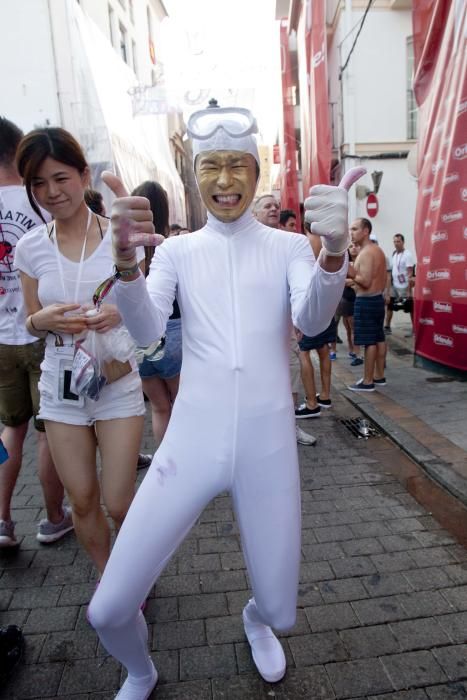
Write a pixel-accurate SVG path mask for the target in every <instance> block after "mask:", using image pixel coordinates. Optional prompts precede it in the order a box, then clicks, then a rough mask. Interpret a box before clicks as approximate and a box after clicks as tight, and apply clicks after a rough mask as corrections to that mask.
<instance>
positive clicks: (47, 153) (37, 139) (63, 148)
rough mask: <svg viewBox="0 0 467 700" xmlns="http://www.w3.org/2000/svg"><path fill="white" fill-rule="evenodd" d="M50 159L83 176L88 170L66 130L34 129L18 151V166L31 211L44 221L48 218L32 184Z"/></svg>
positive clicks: (72, 138) (73, 139) (25, 137)
mask: <svg viewBox="0 0 467 700" xmlns="http://www.w3.org/2000/svg"><path fill="white" fill-rule="evenodd" d="M48 157H50V158H53V159H54V160H57V161H58V162H59V163H64V164H65V165H69V166H70V167H72V168H76V170H78V172H79V173H80V174H81V175H82V174H83V173H84V171H85V170H86V168H87V167H88V164H87V162H86V158H85V157H84V153H83V150H82V148H81V146H80V145H79V143H78V141H77V140H76V139H75V138H74V136H72V135H71V134H70V132H69V131H65V129H61V128H60V127H46V128H43V129H34V131H30V132H29V134H26V136H23V138H22V139H21V141H20V143H19V146H18V150H17V151H16V166H17V168H18V172H19V174H20V175H21V177H22V178H23V181H24V185H25V187H26V192H27V194H28V199H29V202H30V204H31V207H32V208H33V209H34V211H35V212H36V214H37V215H38V216H40V218H41V219H42V220H44V218H43V216H42V213H41V210H40V208H39V207H38V205H37V202H36V200H35V199H34V195H33V193H32V180H33V178H35V177H37V174H38V172H39V170H40V167H41V165H42V163H43V162H44V160H45V159H46V158H48Z"/></svg>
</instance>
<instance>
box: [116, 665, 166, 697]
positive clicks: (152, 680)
mask: <svg viewBox="0 0 467 700" xmlns="http://www.w3.org/2000/svg"><path fill="white" fill-rule="evenodd" d="M151 666H152V672H151V673H150V674H149V675H148V676H145V677H144V678H140V679H137V680H134V679H133V678H127V679H126V681H125V683H124V684H123V685H122V687H121V688H120V690H119V692H118V693H117V695H116V696H115V700H148V698H149V696H150V695H151V693H152V691H153V690H154V688H155V687H156V683H157V679H158V674H157V671H156V669H155V667H154V664H153V663H152V661H151Z"/></svg>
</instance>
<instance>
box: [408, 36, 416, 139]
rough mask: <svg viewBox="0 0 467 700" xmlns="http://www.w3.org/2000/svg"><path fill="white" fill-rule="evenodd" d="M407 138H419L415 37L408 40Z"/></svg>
mask: <svg viewBox="0 0 467 700" xmlns="http://www.w3.org/2000/svg"><path fill="white" fill-rule="evenodd" d="M406 55H407V78H406V80H407V87H406V94H407V138H408V139H416V138H417V131H418V129H417V126H418V124H417V121H418V119H417V116H418V109H417V103H416V101H415V95H414V91H413V71H414V53H413V37H411V36H410V37H409V38H408V39H407V51H406Z"/></svg>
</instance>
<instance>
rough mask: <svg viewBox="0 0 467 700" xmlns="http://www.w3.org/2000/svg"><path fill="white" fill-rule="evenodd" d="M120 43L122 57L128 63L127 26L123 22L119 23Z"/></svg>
mask: <svg viewBox="0 0 467 700" xmlns="http://www.w3.org/2000/svg"><path fill="white" fill-rule="evenodd" d="M118 44H119V47H120V55H121V57H122V58H123V60H124V61H125V63H128V50H127V32H126V28H125V27H124V25H123V24H122V23H121V22H119V23H118Z"/></svg>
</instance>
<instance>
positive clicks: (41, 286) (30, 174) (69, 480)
mask: <svg viewBox="0 0 467 700" xmlns="http://www.w3.org/2000/svg"><path fill="white" fill-rule="evenodd" d="M17 164H18V171H19V173H20V175H21V176H22V177H23V179H24V183H25V186H26V190H27V194H28V197H29V200H30V203H31V206H32V207H33V208H34V209H35V211H36V212H37V213H38V214H39V215H40V216H41V210H40V207H42V208H43V209H45V210H47V211H48V212H49V213H50V214H51V216H52V218H53V221H52V222H51V224H50V225H47V224H45V223H44V225H43V226H39V227H37V228H35V229H33V230H32V231H30V232H29V233H27V234H26V235H24V236H23V238H22V239H21V240H20V241H18V245H17V246H16V256H15V263H16V265H17V267H18V268H19V270H20V274H21V283H22V287H23V294H24V299H25V306H26V308H27V313H28V314H29V316H28V319H27V321H26V326H27V329H28V331H29V332H30V333H31V335H35V336H38V337H43V338H45V339H46V350H45V357H44V362H43V363H42V365H41V378H40V382H39V391H40V410H39V416H40V418H42V419H43V420H44V422H45V429H46V433H47V439H48V442H49V446H50V451H51V454H52V457H53V460H54V462H55V465H56V468H57V472H58V474H59V476H60V479H61V481H62V482H63V485H64V487H65V490H66V492H67V495H68V498H69V500H70V503H71V507H72V515H73V523H74V526H75V531H76V535H77V537H78V539H79V540H80V542H81V544H82V545H83V547H84V548H85V549H86V551H87V553H88V554H89V556H90V557H91V559H92V560H93V562H94V564H95V565H96V568H97V569H98V571H99V572H100V573H102V572H103V570H104V566H105V564H106V562H107V559H108V556H109V553H110V529H109V526H108V524H107V519H106V517H105V515H104V512H103V510H102V508H101V506H100V484H99V481H98V477H97V469H96V438H97V443H98V446H99V451H100V454H101V464H102V470H101V482H102V495H103V501H104V503H105V505H106V508H107V511H108V513H109V515H110V516H111V517H112V519H113V521H114V523H115V527H116V528H117V529H119V527H120V525H121V523H122V522H123V519H124V517H125V515H126V512H127V510H128V507H129V505H130V502H131V499H132V495H133V491H134V481H135V475H136V462H137V456H138V449H139V443H140V440H141V434H142V427H143V414H144V410H145V409H144V401H143V396H142V390H141V380H140V378H139V374H138V370H137V368H136V362H134V361H133V362H132V364H131V365H130V364H128V371H127V373H126V374H124V375H121V377H120V378H119V379H118V380H116V381H114V382H112V383H111V382H110V380H109V381H108V382H107V385H106V386H104V387H103V389H102V391H101V394H100V397H99V399H98V400H97V401H93V400H91V399H90V398H88V397H83V396H79V395H77V394H76V393H75V391H76V389H75V388H74V387H73V386H72V384H71V377H72V373H71V366H72V362H73V358H74V350H75V341H76V340H77V339H76V335H79V336H80V339H81V340H82V339H83V338H84V336H85V334H86V333H87V332H88V331H90V330H92V331H95V332H96V333H106V332H107V331H109V330H111V329H113V328H116V327H117V326H119V325H120V324H121V318H120V314H119V313H118V310H117V308H116V306H115V305H114V304H112V303H109V304H102V305H101V307H100V309H99V312H98V313H96V314H94V315H92V316H88V315H87V314H86V311H87V310H88V309H90V308H91V305H92V299H93V293H94V290H95V289H96V288H97V287H98V286H99V285H100V284H101V283H102V281H103V280H105V279H106V278H108V277H109V276H111V275H112V272H113V258H112V246H111V234H110V227H109V225H108V224H109V222H108V220H107V219H105V218H103V217H100V216H97V215H96V214H93V213H92V212H91V210H90V209H88V207H87V206H86V203H85V201H84V193H85V190H86V187H87V186H88V184H89V179H90V178H89V168H88V165H87V163H86V159H85V157H84V154H83V152H82V150H81V147H80V145H79V144H78V143H77V141H75V139H74V138H73V136H72V135H71V134H69V133H68V132H67V131H65V130H64V129H59V128H48V129H37V130H35V131H32V132H30V133H29V134H27V135H26V136H25V137H24V138H23V139H22V141H21V142H20V144H19V146H18V151H17ZM41 218H42V216H41ZM143 255H144V254H143V252H142V251H141V254H140V259H142V258H143Z"/></svg>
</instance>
